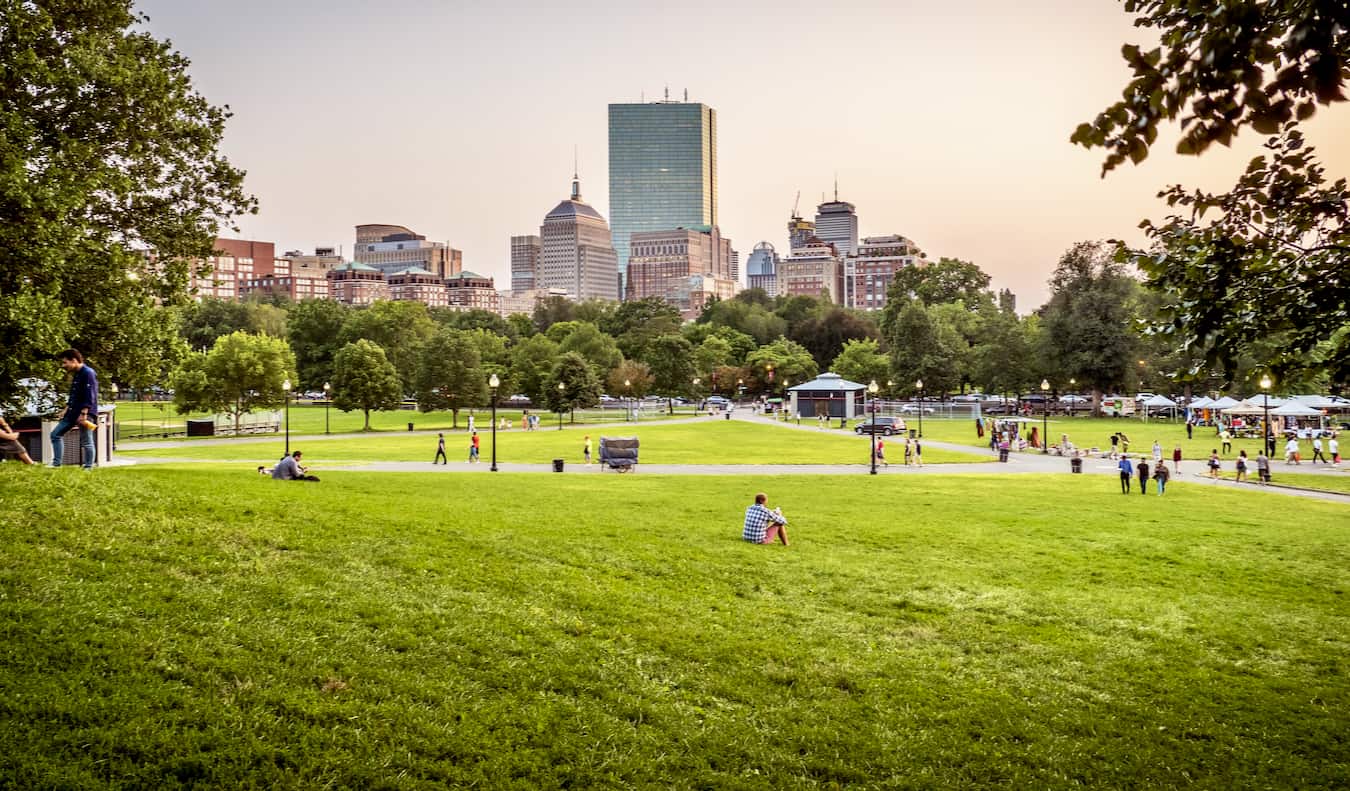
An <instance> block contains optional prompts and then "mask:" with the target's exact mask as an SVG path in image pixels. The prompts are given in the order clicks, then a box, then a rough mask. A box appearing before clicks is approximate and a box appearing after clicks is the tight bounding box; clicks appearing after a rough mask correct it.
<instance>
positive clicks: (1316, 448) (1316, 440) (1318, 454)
mask: <svg viewBox="0 0 1350 791" xmlns="http://www.w3.org/2000/svg"><path fill="white" fill-rule="evenodd" d="M1318 459H1321V460H1322V463H1323V464H1326V463H1327V457H1326V456H1323V455H1322V438H1321V437H1313V458H1312V463H1313V464H1316V463H1317V460H1318Z"/></svg>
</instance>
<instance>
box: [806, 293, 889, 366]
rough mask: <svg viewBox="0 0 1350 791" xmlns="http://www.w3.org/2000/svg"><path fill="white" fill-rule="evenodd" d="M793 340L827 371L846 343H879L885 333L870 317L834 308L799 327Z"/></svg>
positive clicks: (809, 319) (813, 317) (808, 319)
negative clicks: (873, 340) (864, 339)
mask: <svg viewBox="0 0 1350 791" xmlns="http://www.w3.org/2000/svg"><path fill="white" fill-rule="evenodd" d="M789 337H791V338H792V340H794V341H796V342H797V343H800V344H801V345H802V346H804V347H806V350H807V351H809V352H811V356H812V357H813V358H815V361H816V365H818V366H820V367H821V368H824V367H826V366H828V365H829V364H830V362H831V361H833V360H834V358H836V357H838V356H839V353H840V351H842V350H843V348H844V344H845V343H846V342H848V341H854V340H861V339H863V338H872V339H876V338H879V337H881V333H880V331H879V330H878V329H877V325H876V322H875V321H874V320H873V319H872V318H871V317H870V316H866V315H860V314H858V313H855V312H853V311H849V310H845V309H844V308H840V307H833V308H829V309H827V310H825V311H823V312H821V313H817V314H816V315H814V316H811V317H810V318H807V319H806V320H804V321H802V322H800V323H798V324H797V325H796V326H794V327H793V328H792V331H791V333H790V334H789Z"/></svg>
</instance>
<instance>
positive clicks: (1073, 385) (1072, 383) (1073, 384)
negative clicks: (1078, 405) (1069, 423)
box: [1069, 377, 1078, 418]
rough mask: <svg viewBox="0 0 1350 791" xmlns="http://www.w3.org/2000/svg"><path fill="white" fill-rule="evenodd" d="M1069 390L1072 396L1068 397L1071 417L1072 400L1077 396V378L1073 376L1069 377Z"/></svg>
mask: <svg viewBox="0 0 1350 791" xmlns="http://www.w3.org/2000/svg"><path fill="white" fill-rule="evenodd" d="M1069 392H1070V393H1072V394H1073V398H1071V399H1069V417H1070V418H1072V417H1073V402H1074V399H1075V398H1077V397H1078V380H1077V379H1074V378H1073V377H1069Z"/></svg>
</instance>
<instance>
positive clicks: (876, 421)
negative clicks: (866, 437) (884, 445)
mask: <svg viewBox="0 0 1350 791" xmlns="http://www.w3.org/2000/svg"><path fill="white" fill-rule="evenodd" d="M904 430H905V421H904V420H901V419H900V418H898V417H875V418H871V417H869V418H864V419H862V420H860V421H858V424H857V425H855V426H854V427H853V432H854V433H855V434H885V435H886V436H888V437H889V436H891V435H892V434H897V433H899V432H901V431H904Z"/></svg>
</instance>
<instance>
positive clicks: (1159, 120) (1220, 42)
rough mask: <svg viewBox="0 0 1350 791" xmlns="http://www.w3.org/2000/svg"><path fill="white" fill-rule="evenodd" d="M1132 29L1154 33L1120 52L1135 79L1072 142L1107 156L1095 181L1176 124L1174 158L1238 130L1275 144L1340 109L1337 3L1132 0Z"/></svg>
mask: <svg viewBox="0 0 1350 791" xmlns="http://www.w3.org/2000/svg"><path fill="white" fill-rule="evenodd" d="M1125 7H1126V10H1127V11H1129V12H1130V13H1132V14H1134V15H1135V21H1134V24H1135V26H1136V27H1140V28H1146V29H1150V30H1154V31H1156V32H1157V36H1158V40H1159V45H1158V46H1157V47H1155V48H1154V49H1152V50H1149V51H1147V52H1145V51H1143V50H1142V49H1141V48H1140V47H1139V46H1137V45H1133V44H1127V45H1125V46H1123V47H1121V51H1120V52H1121V57H1123V58H1124V59H1125V62H1126V63H1127V64H1129V66H1130V68H1131V69H1132V70H1133V71H1134V77H1133V78H1132V79H1131V80H1130V83H1129V84H1128V85H1127V86H1126V87H1125V90H1124V92H1123V93H1124V96H1123V98H1121V100H1120V101H1118V102H1116V103H1115V104H1113V105H1111V106H1110V107H1108V108H1106V109H1105V110H1103V111H1102V112H1101V113H1100V114H1099V115H1098V116H1097V118H1096V119H1095V120H1094V121H1093V122H1091V123H1085V124H1080V125H1079V126H1078V128H1077V129H1076V130H1075V131H1074V133H1073V136H1072V138H1071V139H1072V141H1073V142H1074V143H1077V144H1079V145H1081V146H1084V147H1086V148H1105V149H1107V150H1108V151H1109V152H1110V153H1109V154H1108V155H1107V157H1106V161H1105V162H1104V163H1103V165H1102V173H1103V174H1105V173H1106V172H1107V171H1110V170H1111V169H1113V168H1115V167H1116V166H1117V165H1120V164H1121V163H1123V162H1124V161H1125V160H1126V159H1129V160H1130V161H1132V162H1135V163H1138V162H1140V161H1142V160H1143V159H1144V158H1146V157H1147V156H1148V154H1149V148H1150V147H1151V146H1152V145H1153V142H1154V141H1155V140H1156V139H1157V136H1158V127H1159V126H1160V125H1162V124H1163V123H1165V122H1171V121H1174V120H1176V119H1178V118H1180V119H1181V128H1182V131H1183V134H1182V137H1181V140H1180V141H1178V143H1177V152H1178V153H1181V154H1199V153H1201V152H1203V151H1204V150H1205V149H1206V148H1208V147H1209V146H1210V145H1211V144H1212V143H1221V144H1223V145H1228V144H1229V142H1231V141H1232V139H1233V137H1234V136H1236V135H1237V133H1238V131H1239V130H1241V129H1242V127H1244V126H1251V127H1252V128H1253V129H1255V130H1256V131H1257V132H1259V133H1261V134H1274V133H1275V132H1277V131H1278V130H1279V128H1280V126H1281V125H1282V124H1284V123H1287V122H1289V121H1291V120H1299V121H1302V120H1305V119H1307V118H1310V117H1312V115H1313V114H1314V113H1316V112H1317V106H1318V105H1319V104H1321V105H1327V104H1331V103H1333V102H1340V101H1344V100H1345V98H1346V97H1345V92H1344V91H1343V90H1342V89H1343V87H1344V85H1345V81H1346V79H1347V77H1350V25H1347V12H1346V6H1345V3H1344V2H1343V0H1269V1H1268V2H1262V3H1198V2H1194V1H1193V0H1129V2H1127V3H1126V4H1125Z"/></svg>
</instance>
